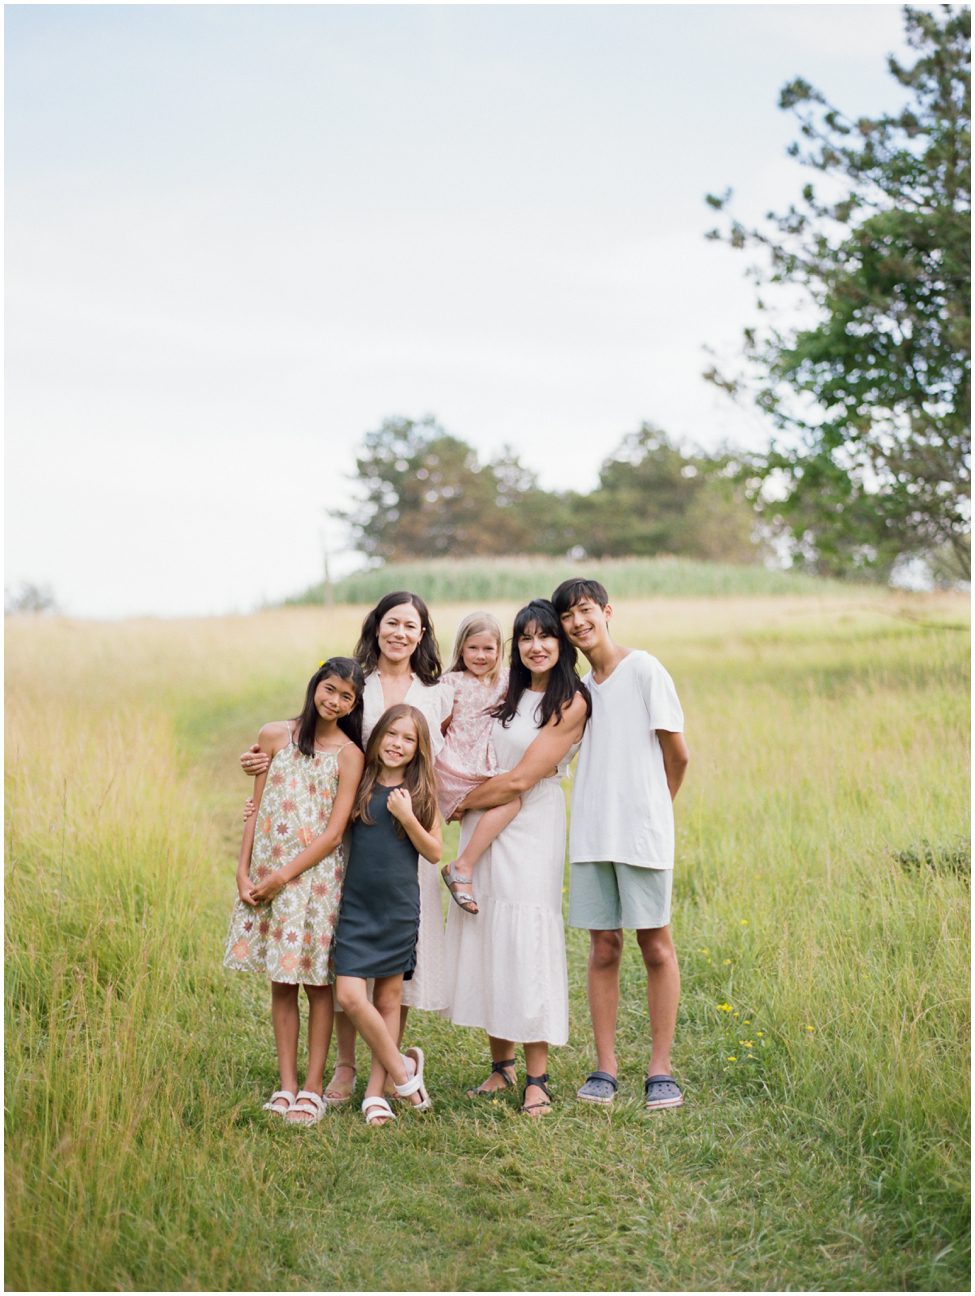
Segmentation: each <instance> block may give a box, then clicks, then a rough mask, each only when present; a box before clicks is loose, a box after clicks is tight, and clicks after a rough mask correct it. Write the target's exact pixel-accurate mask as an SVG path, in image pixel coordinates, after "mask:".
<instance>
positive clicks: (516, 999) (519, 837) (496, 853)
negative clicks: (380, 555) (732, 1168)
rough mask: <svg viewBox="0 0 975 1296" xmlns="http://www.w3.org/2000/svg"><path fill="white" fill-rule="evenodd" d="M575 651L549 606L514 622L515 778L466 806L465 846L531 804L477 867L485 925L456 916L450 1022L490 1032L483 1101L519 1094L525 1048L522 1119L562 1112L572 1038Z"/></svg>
mask: <svg viewBox="0 0 975 1296" xmlns="http://www.w3.org/2000/svg"><path fill="white" fill-rule="evenodd" d="M575 661H576V650H575V649H574V648H573V647H572V645H571V644H570V643H569V641H568V639H567V638H566V637H565V635H564V633H563V631H562V627H561V624H560V623H559V618H558V615H557V614H556V611H555V609H554V608H553V607H552V605H551V603H549V602H548V600H547V599H535V600H533V601H532V602H531V603H529V604H528V606H527V607H524V608H522V609H521V611H520V612H519V613H518V614H517V616H516V617H515V624H514V630H513V632H512V644H511V676H510V681H509V685H508V692H507V694H506V696H505V698H504V700H503V701H502V703H501V704H500V706H499V707H498V709H497V711H496V712H495V715H496V719H495V722H494V727H493V729H492V733H491V741H492V742H493V744H494V749H495V752H496V754H497V758H498V761H499V763H500V765H501V766H502V768H506V769H507V771H508V772H507V773H503V774H498V775H496V776H495V777H494V778H490V779H488V780H487V781H486V782H484V783H482V784H481V785H480V787H478V788H475V789H474V791H473V792H470V793H469V794H468V795H467V796H466V797H465V798H464V800H463V801H462V802H461V804H460V807H459V813H461V814H463V816H464V817H463V822H462V825H461V848H463V846H464V844H465V842H466V841H467V840H468V839H469V838H470V836H471V834H472V833H473V831H474V828H475V826H476V823H477V820H478V818H479V817H480V816H479V814H478V813H476V812H477V811H481V810H486V809H487V808H488V807H490V806H495V805H504V804H506V803H507V802H509V801H512V800H514V798H515V797H518V796H520V797H521V798H522V808H521V810H520V812H519V813H518V814H517V815H516V817H515V818H514V819H513V820H512V822H511V823H510V824H509V825H508V827H507V828H505V829H504V830H503V831H502V832H501V833H500V835H499V836H498V837H497V838H496V840H495V841H494V842H493V843H492V845H491V846H490V848H489V850H488V852H487V854H485V855H484V857H483V858H482V860H481V862H480V863H479V864H478V904H479V905H480V913H479V914H478V916H477V917H474V916H472V915H471V914H468V913H465V912H464V910H462V909H460V908H459V907H458V906H457V905H451V906H450V912H449V913H448V916H447V973H448V988H449V993H450V1004H449V1007H448V1008H447V1011H446V1014H445V1015H446V1016H448V1017H449V1018H450V1020H451V1021H452V1022H454V1023H456V1024H457V1025H460V1026H479V1027H481V1028H482V1029H483V1030H485V1031H486V1032H487V1034H488V1039H489V1042H490V1047H491V1060H492V1066H491V1074H490V1075H489V1076H488V1078H487V1079H486V1080H485V1081H484V1083H483V1084H482V1085H480V1086H479V1087H478V1088H477V1089H475V1090H471V1091H469V1092H471V1093H472V1094H490V1093H495V1092H497V1091H498V1090H502V1089H508V1088H511V1087H512V1086H513V1084H514V1082H515V1077H514V1067H515V1058H514V1045H515V1043H516V1042H517V1043H521V1044H523V1045H524V1050H525V1094H524V1099H523V1103H522V1111H524V1112H527V1113H528V1114H529V1115H531V1116H544V1115H547V1114H548V1112H549V1111H550V1110H551V1105H550V1101H549V1100H550V1099H551V1093H550V1092H549V1089H548V1087H547V1083H546V1082H547V1080H548V1049H549V1045H559V1044H564V1043H565V1042H566V1040H567V1039H568V1036H569V993H568V977H567V972H566V963H565V931H564V928H563V925H562V879H563V876H564V872H565V798H564V796H563V794H562V787H561V778H562V776H563V774H564V772H565V769H566V766H567V765H568V762H569V760H570V759H571V757H572V754H573V752H574V750H575V748H576V747H577V746H578V743H579V741H580V740H581V738H582V734H583V730H584V729H585V726H586V721H587V719H588V717H589V712H590V710H591V707H590V702H589V695H588V693H587V691H586V689H585V687H584V685H583V684H582V683H581V681H580V680H579V679H578V677H577V676H576V673H575Z"/></svg>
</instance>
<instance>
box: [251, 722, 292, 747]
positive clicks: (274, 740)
mask: <svg viewBox="0 0 975 1296" xmlns="http://www.w3.org/2000/svg"><path fill="white" fill-rule="evenodd" d="M291 734H292V722H291V721H290V720H269V721H268V722H267V724H265V725H261V729H260V732H259V733H258V735H257V743H258V746H259V747H260V749H261V751H266V752H267V753H268V754H269V755H273V754H274V753H275V752H279V751H280V750H281V748H282V747H287V746H288V744H289V743H290V742H291Z"/></svg>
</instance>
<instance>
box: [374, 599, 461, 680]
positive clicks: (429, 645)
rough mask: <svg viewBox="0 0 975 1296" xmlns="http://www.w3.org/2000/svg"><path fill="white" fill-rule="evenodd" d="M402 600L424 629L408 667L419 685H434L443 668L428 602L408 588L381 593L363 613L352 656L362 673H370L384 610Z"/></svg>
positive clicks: (376, 654) (377, 654) (376, 659)
mask: <svg viewBox="0 0 975 1296" xmlns="http://www.w3.org/2000/svg"><path fill="white" fill-rule="evenodd" d="M404 603H409V604H411V605H412V606H413V607H414V608H415V609H416V612H417V615H418V616H419V618H420V625H421V626H422V628H423V635H422V636H421V638H420V642H419V643H418V644H417V646H416V647H415V648H414V649H413V655H412V657H411V658H410V670H411V671H412V672H413V674H414V675H416V676H417V678H418V679H419V681H420V683H421V684H427V685H429V684H436V682H437V680H438V679H439V678H440V675H441V673H442V671H443V667H442V666H441V664H440V647H439V645H438V644H437V635H436V632H435V631H434V628H433V622H432V621H431V620H430V612H429V609H428V608H427V605H426V604H425V603H424V601H423V599H421V598H420V596H419V594H412V593H411V592H410V591H409V590H394V592H393V593H392V594H384V595H383V597H382V598H381V599H380V600H379V602H378V603H377V604H376V606H375V607H374V608H373V609H372V611H371V612H369V613H367V614H366V619H365V620H364V621H363V623H362V631H361V632H360V634H359V642H358V643H357V644H356V646H355V648H354V649H353V652H352V656H353V657H354V658H355V659H356V661H357V662H358V663H359V665H360V666H361V667H362V672H363V674H364V675H371V674H372V672H373V671H374V670H375V669H376V668H377V667H378V665H379V626H380V623H381V622H382V619H383V617H384V616H385V615H386V613H387V612H391V611H392V610H393V608H395V607H402V606H403V604H404Z"/></svg>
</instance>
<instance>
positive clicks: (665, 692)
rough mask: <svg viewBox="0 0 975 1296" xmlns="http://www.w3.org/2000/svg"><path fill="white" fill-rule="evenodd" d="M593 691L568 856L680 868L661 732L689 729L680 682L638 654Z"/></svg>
mask: <svg viewBox="0 0 975 1296" xmlns="http://www.w3.org/2000/svg"><path fill="white" fill-rule="evenodd" d="M583 683H585V684H586V685H587V686H588V688H589V692H590V693H591V694H592V716H591V717H590V720H589V723H588V724H587V725H586V731H585V734H584V735H583V738H582V748H581V750H580V752H579V765H578V768H577V770H576V778H575V786H574V788H573V791H572V823H571V826H570V829H569V859H570V860H571V861H572V863H573V864H581V863H585V862H586V861H589V860H612V861H614V862H615V863H617V864H635V865H637V866H638V867H640V868H658V869H672V868H673V867H674V807H673V802H672V801H671V799H670V791H669V789H668V787H667V773H666V770H665V769H664V757H663V751H662V750H661V747H660V742H659V740H658V738H657V732H656V731H657V730H658V729H666V730H667V731H668V732H670V733H683V731H684V713H683V711H682V710H681V705H680V701H679V699H678V697H677V690H676V689H675V688H674V681H673V680H672V679H671V678H670V676H669V675H668V674H667V671H666V670H665V669H664V668H663V666H661V664H660V662H658V661H657V659H656V657H651V655H650V654H649V653H646V652H638V651H632V652H629V653H627V655H626V656H625V657H624V658H623V659H622V661H620V662H619V663H618V664H617V666H616V668H615V670H614V671H613V672H612V674H611V675H610V676H609V677H608V678H607V679H605V680H603V682H602V684H597V683H596V682H595V680H594V679H593V677H592V671H590V672H589V674H588V675H587V676H586V677H585V679H584V680H583Z"/></svg>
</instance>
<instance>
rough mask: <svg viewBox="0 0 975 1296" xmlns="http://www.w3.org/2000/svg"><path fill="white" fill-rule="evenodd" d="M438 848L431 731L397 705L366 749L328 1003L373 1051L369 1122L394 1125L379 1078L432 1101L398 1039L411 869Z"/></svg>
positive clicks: (411, 960)
mask: <svg viewBox="0 0 975 1296" xmlns="http://www.w3.org/2000/svg"><path fill="white" fill-rule="evenodd" d="M442 851H443V841H442V837H441V832H440V816H439V813H438V810H437V792H436V784H435V782H434V772H433V756H432V752H431V746H430V730H429V728H428V727H427V722H426V719H425V717H424V716H423V713H422V712H421V711H419V710H417V708H416V707H413V706H409V705H407V704H406V703H400V704H399V705H397V706H392V707H390V708H389V710H388V711H385V712H384V713H383V715H382V716H381V718H380V719H379V721H378V723H377V724H376V727H375V728H374V729H373V731H372V734H371V735H370V737H369V743H368V745H367V747H366V761H365V772H364V773H363V776H362V782H361V783H360V784H359V791H358V793H357V795H356V800H355V805H354V807H353V810H352V830H351V838H350V843H349V860H348V864H347V866H346V873H345V886H344V889H343V892H342V908H341V912H340V914H339V924H338V930H337V931H336V933H335V978H336V979H335V993H336V997H337V999H338V1003H339V1006H340V1007H341V1008H342V1010H343V1012H345V1013H347V1014H348V1016H349V1017H350V1019H351V1020H352V1022H353V1023H354V1024H355V1028H356V1030H357V1031H358V1032H359V1034H360V1035H361V1036H362V1038H363V1039H364V1040H365V1041H366V1043H367V1044H368V1045H369V1047H370V1049H371V1050H372V1070H371V1071H370V1073H369V1082H368V1084H367V1085H366V1096H365V1098H364V1100H363V1103H362V1110H363V1113H364V1114H365V1118H366V1123H367V1124H369V1125H385V1124H386V1123H387V1122H388V1121H391V1120H394V1119H395V1117H394V1116H393V1112H392V1110H391V1108H390V1106H389V1103H388V1102H387V1101H386V1099H385V1098H384V1097H383V1088H384V1085H385V1083H386V1076H387V1074H388V1075H389V1077H390V1079H391V1080H392V1081H393V1083H394V1085H395V1087H396V1092H397V1093H398V1094H399V1095H400V1097H403V1098H409V1099H410V1101H411V1102H412V1103H413V1105H414V1106H415V1107H416V1108H418V1110H420V1111H426V1110H427V1109H428V1108H429V1107H430V1106H431V1105H432V1104H431V1102H430V1097H429V1095H428V1093H427V1091H426V1088H425V1086H424V1083H423V1064H424V1058H423V1051H422V1049H419V1048H408V1049H406V1050H405V1052H404V1053H400V1051H399V1047H398V1045H397V1042H396V1041H397V1039H398V1037H399V1022H400V1000H401V997H402V992H403V981H404V979H408V978H409V977H410V976H412V973H413V967H414V965H415V963H416V935H417V930H418V928H419V923H420V884H419V878H418V874H417V869H418V868H424V867H426V864H425V861H429V862H430V864H437V863H439V861H440V856H441V853H442ZM370 977H372V978H375V989H374V991H373V998H372V1002H371V1003H370V1001H369V997H368V994H367V988H366V981H367V979H368V978H370Z"/></svg>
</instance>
